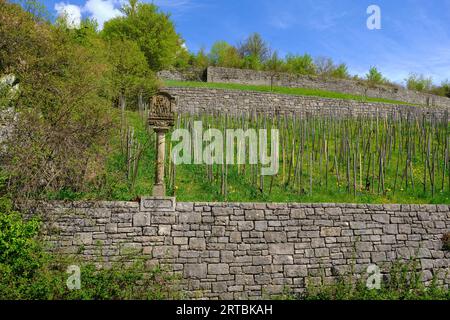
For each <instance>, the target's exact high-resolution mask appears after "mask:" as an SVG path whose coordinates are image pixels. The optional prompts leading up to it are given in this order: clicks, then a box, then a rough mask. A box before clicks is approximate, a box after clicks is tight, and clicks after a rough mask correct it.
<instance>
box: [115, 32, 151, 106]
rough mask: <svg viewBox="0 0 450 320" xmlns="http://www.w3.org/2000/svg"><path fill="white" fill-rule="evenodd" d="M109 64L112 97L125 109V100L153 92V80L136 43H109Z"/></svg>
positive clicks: (128, 41)
mask: <svg viewBox="0 0 450 320" xmlns="http://www.w3.org/2000/svg"><path fill="white" fill-rule="evenodd" d="M108 52H109V56H108V58H109V62H110V64H111V67H112V72H111V76H110V77H111V82H112V90H113V96H114V97H115V98H116V99H117V98H119V101H120V103H121V108H122V109H123V110H124V109H125V105H124V103H125V100H124V99H125V98H127V97H128V98H131V99H133V98H135V97H137V96H138V95H139V94H142V93H143V92H153V91H155V79H154V74H153V72H152V71H151V70H150V69H149V67H148V64H147V60H146V58H145V55H144V53H143V52H142V51H141V50H140V49H139V46H138V45H137V43H136V42H134V41H130V40H116V41H112V42H110V43H109V50H108Z"/></svg>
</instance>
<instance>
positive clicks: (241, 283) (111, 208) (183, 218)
mask: <svg viewBox="0 0 450 320" xmlns="http://www.w3.org/2000/svg"><path fill="white" fill-rule="evenodd" d="M164 201H165V202H164V203H163V205H160V204H158V205H157V206H156V207H158V208H160V209H152V208H151V207H152V206H154V205H155V203H154V201H153V200H142V202H141V203H138V202H50V203H43V204H41V205H40V206H39V210H38V211H39V212H43V213H42V217H43V219H44V222H45V223H44V226H45V228H44V231H45V233H46V239H47V241H48V244H49V245H50V246H51V248H52V250H55V251H59V252H63V253H68V254H69V253H70V254H79V255H81V256H83V257H84V258H86V259H88V260H91V261H99V262H103V263H105V264H107V263H109V262H112V261H117V260H119V259H123V258H124V257H128V258H130V254H133V255H136V256H139V257H144V258H145V259H146V260H147V262H148V264H149V265H155V264H158V263H159V264H168V265H170V266H171V267H172V268H173V271H174V272H177V273H179V274H181V275H182V277H183V281H182V287H183V288H184V290H186V291H187V292H189V294H191V295H193V296H196V297H199V296H200V297H204V298H220V299H244V298H245V299H246V298H261V297H267V296H266V295H271V294H280V293H282V292H283V290H285V289H286V288H288V289H289V290H292V291H293V292H301V291H303V290H304V288H305V283H306V282H307V281H319V280H320V279H321V275H323V276H324V279H325V280H330V279H332V278H334V277H336V276H337V275H342V274H346V273H349V272H351V266H352V265H353V264H354V265H355V269H354V271H355V273H356V274H359V273H361V272H365V270H366V269H367V267H368V265H370V264H376V265H378V266H379V267H380V268H381V269H382V270H387V268H388V266H389V264H390V263H391V262H393V261H396V260H397V259H400V260H408V259H409V258H410V257H417V258H418V259H419V260H420V264H419V268H420V269H422V273H423V280H424V281H430V280H431V279H432V277H433V276H436V277H437V278H438V279H439V282H440V283H443V284H446V285H447V286H448V285H449V284H450V277H449V275H448V272H449V271H450V270H449V267H450V252H448V251H443V249H442V241H441V238H442V236H443V234H444V233H446V232H449V230H450V207H449V206H448V205H365V204H361V205H352V204H296V203H290V204H270V203H266V204H265V203H183V202H181V203H177V204H175V202H174V199H168V200H164ZM161 210H162V211H161ZM99 248H101V250H100V249H99Z"/></svg>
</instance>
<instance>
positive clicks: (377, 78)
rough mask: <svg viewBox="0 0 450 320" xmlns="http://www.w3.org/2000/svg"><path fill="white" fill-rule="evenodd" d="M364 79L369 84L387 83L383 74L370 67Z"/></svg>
mask: <svg viewBox="0 0 450 320" xmlns="http://www.w3.org/2000/svg"><path fill="white" fill-rule="evenodd" d="M366 79H367V81H368V82H369V83H370V84H384V83H386V82H387V80H386V78H384V77H383V74H382V73H381V72H380V71H378V69H377V68H376V67H371V68H370V69H369V73H367V74H366Z"/></svg>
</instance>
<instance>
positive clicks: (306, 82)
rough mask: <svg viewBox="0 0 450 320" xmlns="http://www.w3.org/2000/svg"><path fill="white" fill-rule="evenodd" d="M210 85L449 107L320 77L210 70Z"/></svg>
mask: <svg viewBox="0 0 450 320" xmlns="http://www.w3.org/2000/svg"><path fill="white" fill-rule="evenodd" d="M207 81H208V82H220V83H240V84H253V85H266V86H270V85H273V86H279V87H290V88H311V89H320V90H326V91H335V92H343V93H349V94H355V95H362V96H367V97H372V98H384V99H391V100H398V101H404V102H408V103H413V104H421V105H429V106H440V107H450V99H449V98H447V97H441V96H436V95H432V94H427V93H422V92H417V91H412V90H406V89H404V88H402V87H396V86H385V85H373V86H369V85H368V84H367V82H363V81H356V80H348V79H333V78H321V77H317V76H304V75H293V74H289V73H276V74H274V73H272V72H267V71H255V70H245V69H232V68H219V67H209V68H208V69H207Z"/></svg>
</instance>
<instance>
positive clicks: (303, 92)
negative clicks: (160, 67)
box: [165, 80, 415, 106]
mask: <svg viewBox="0 0 450 320" xmlns="http://www.w3.org/2000/svg"><path fill="white" fill-rule="evenodd" d="M165 84H166V86H168V87H188V88H209V89H230V90H241V91H257V92H267V93H280V94H289V95H294V96H313V97H321V98H330V99H343V100H355V101H361V102H379V103H392V104H403V105H411V106H413V105H415V104H412V103H408V102H404V101H398V100H390V99H383V98H371V97H365V96H360V95H354V94H347V93H341V92H334V91H325V90H319V89H308V88H286V87H270V86H264V85H246V84H236V83H212V82H195V81H176V80H166V81H165Z"/></svg>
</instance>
